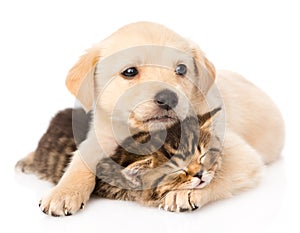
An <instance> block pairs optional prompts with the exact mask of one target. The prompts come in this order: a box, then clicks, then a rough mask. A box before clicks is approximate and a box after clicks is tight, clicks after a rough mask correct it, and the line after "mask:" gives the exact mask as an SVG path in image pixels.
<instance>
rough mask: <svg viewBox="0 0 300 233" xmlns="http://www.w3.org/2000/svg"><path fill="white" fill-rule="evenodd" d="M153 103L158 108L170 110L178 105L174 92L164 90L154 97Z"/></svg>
mask: <svg viewBox="0 0 300 233" xmlns="http://www.w3.org/2000/svg"><path fill="white" fill-rule="evenodd" d="M154 102H155V103H156V104H157V105H158V106H159V107H160V108H162V109H165V110H170V109H172V108H175V107H176V105H177V104H178V97H177V95H176V93H175V92H173V91H170V90H168V89H165V90H162V91H160V92H158V93H157V94H156V95H155V97H154Z"/></svg>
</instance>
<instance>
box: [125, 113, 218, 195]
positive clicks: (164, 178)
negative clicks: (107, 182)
mask: <svg viewBox="0 0 300 233" xmlns="http://www.w3.org/2000/svg"><path fill="white" fill-rule="evenodd" d="M219 110H220V109H215V110H213V111H211V112H209V113H206V114H204V115H202V116H198V119H195V118H189V119H186V122H182V124H183V125H184V124H185V123H187V124H188V125H189V127H188V130H191V128H193V127H190V126H193V124H197V127H194V128H196V129H198V130H200V133H199V131H198V132H197V133H196V134H195V133H188V132H185V133H184V134H182V135H185V136H184V137H186V138H184V139H182V141H183V142H184V143H183V145H181V146H180V147H179V148H177V151H176V152H175V153H174V151H173V152H172V153H174V154H173V155H172V158H171V159H170V160H169V161H167V162H166V161H165V160H161V158H160V157H158V156H157V155H156V154H153V155H151V156H148V157H145V158H144V159H141V160H139V161H136V162H133V163H132V164H130V165H128V166H127V167H126V168H124V169H123V170H122V174H123V176H124V177H125V178H126V179H127V180H128V181H130V182H131V183H132V186H135V187H139V188H143V189H153V190H154V193H155V194H156V195H157V196H161V195H163V194H164V193H165V192H167V191H170V190H178V189H197V188H203V187H205V186H206V185H208V184H209V183H210V181H211V180H212V178H213V177H214V175H215V172H216V171H217V169H218V167H219V166H220V163H221V152H220V147H221V144H220V141H219V140H218V138H217V137H216V136H215V135H214V134H213V133H212V127H211V124H212V119H213V116H214V115H215V114H216V113H217V112H218V111H219ZM182 129H183V130H185V127H183V128H182ZM164 146H165V147H166V146H167V147H168V145H164ZM169 147H170V149H169V152H170V151H171V150H172V148H171V146H169Z"/></svg>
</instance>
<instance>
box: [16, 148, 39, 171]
mask: <svg viewBox="0 0 300 233" xmlns="http://www.w3.org/2000/svg"><path fill="white" fill-rule="evenodd" d="M33 159H34V152H31V153H30V154H28V155H27V156H26V157H25V158H23V159H21V160H19V161H18V162H17V163H16V165H15V170H16V171H18V172H23V173H33V172H34V170H35V169H34V166H33Z"/></svg>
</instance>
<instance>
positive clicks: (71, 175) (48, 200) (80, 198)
mask: <svg viewBox="0 0 300 233" xmlns="http://www.w3.org/2000/svg"><path fill="white" fill-rule="evenodd" d="M94 187H95V175H94V173H93V172H92V171H91V170H90V169H89V168H88V166H87V165H86V164H85V162H84V161H83V159H82V158H81V156H80V153H79V151H75V152H74V156H73V159H72V162H71V163H70V165H69V167H68V169H67V171H66V172H65V174H64V175H63V177H62V178H61V180H60V181H59V183H58V184H57V185H56V186H55V187H54V188H53V189H52V190H51V191H50V192H49V193H48V195H46V196H45V197H44V198H42V200H41V201H40V208H41V210H42V211H43V212H44V213H46V214H49V215H52V216H63V215H71V214H73V213H75V212H76V211H78V210H79V209H80V208H83V207H84V205H85V203H86V202H87V200H88V199H89V197H90V194H91V193H92V191H93V189H94Z"/></svg>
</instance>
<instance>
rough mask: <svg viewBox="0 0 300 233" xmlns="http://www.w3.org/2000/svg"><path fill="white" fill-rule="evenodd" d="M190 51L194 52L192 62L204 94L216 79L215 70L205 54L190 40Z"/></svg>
mask: <svg viewBox="0 0 300 233" xmlns="http://www.w3.org/2000/svg"><path fill="white" fill-rule="evenodd" d="M191 44H192V51H193V54H194V63H195V66H196V69H197V72H198V73H199V74H198V75H199V76H200V80H199V81H200V83H199V85H200V86H199V87H200V89H201V91H202V92H203V94H206V93H207V92H208V90H209V89H210V87H211V85H212V84H213V83H214V81H215V79H216V70H215V67H214V65H213V64H212V63H211V62H210V61H209V60H208V59H207V58H206V57H205V54H204V53H203V52H202V51H201V49H200V48H199V46H198V45H196V44H195V43H193V42H191Z"/></svg>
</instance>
